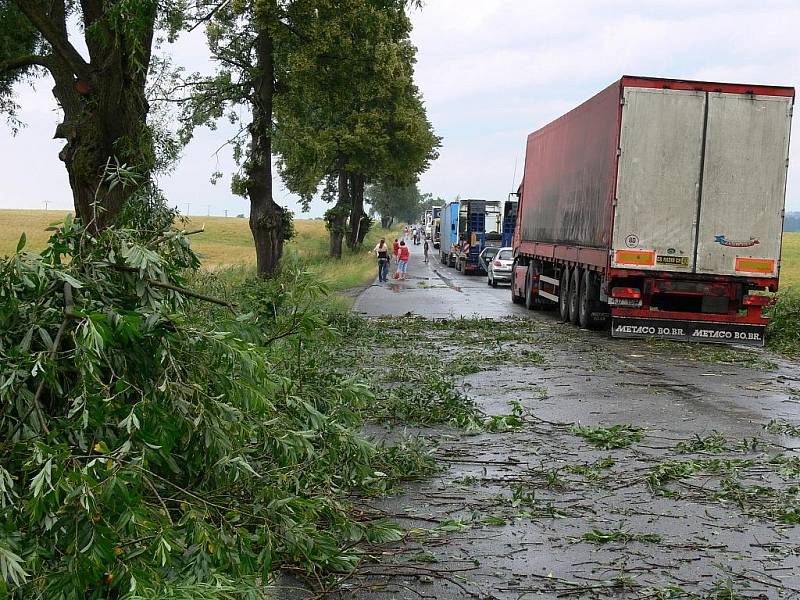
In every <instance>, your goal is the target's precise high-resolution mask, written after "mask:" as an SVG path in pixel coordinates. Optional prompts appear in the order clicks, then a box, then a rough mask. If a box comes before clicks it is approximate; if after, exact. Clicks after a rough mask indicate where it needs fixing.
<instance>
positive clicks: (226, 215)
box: [225, 208, 228, 219]
mask: <svg viewBox="0 0 800 600" xmlns="http://www.w3.org/2000/svg"><path fill="white" fill-rule="evenodd" d="M225 218H226V219H227V218H228V209H227V208H226V209H225Z"/></svg>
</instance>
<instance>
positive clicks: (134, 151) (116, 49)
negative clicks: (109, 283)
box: [0, 0, 184, 229]
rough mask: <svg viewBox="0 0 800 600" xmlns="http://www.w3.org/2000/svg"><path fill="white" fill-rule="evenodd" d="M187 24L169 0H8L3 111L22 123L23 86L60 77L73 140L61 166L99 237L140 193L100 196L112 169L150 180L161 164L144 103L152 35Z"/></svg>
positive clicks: (1, 71) (67, 132) (0, 96)
mask: <svg viewBox="0 0 800 600" xmlns="http://www.w3.org/2000/svg"><path fill="white" fill-rule="evenodd" d="M183 16H184V14H183V12H182V4H181V3H178V2H175V3H174V4H173V3H172V2H169V1H164V0H161V1H156V0H81V2H80V3H78V2H75V1H74V0H0V111H3V112H4V113H5V114H6V115H7V116H8V118H9V119H10V121H11V124H12V126H15V125H17V124H18V121H17V118H18V115H17V109H18V105H17V102H16V95H15V90H16V89H17V87H18V85H19V84H21V83H23V82H25V81H26V80H30V79H36V78H40V77H43V76H46V75H49V76H50V77H51V78H52V80H53V82H54V86H53V88H52V93H53V96H54V97H55V99H56V101H57V103H58V106H59V108H60V110H61V114H62V119H61V123H60V124H59V125H58V126H57V127H56V130H55V134H54V136H55V137H56V138H60V139H63V140H65V142H66V143H65V145H64V147H63V148H62V150H61V152H60V153H59V158H60V159H61V160H62V161H63V162H64V165H65V167H66V169H67V173H68V175H69V183H70V186H71V188H72V196H73V201H74V205H75V211H76V213H77V215H78V216H79V217H80V218H81V219H82V221H83V222H84V223H87V224H90V223H91V224H92V226H93V227H94V228H95V229H101V228H103V227H105V226H107V225H109V224H111V223H113V222H114V220H115V218H116V217H117V216H118V215H119V214H120V213H121V212H122V211H123V209H124V208H125V205H126V203H127V201H128V200H129V199H130V198H131V197H132V195H133V194H135V193H136V192H137V189H136V188H137V186H135V185H134V186H116V187H111V186H110V185H109V184H106V183H101V187H100V188H98V186H97V182H98V180H101V181H104V180H102V179H101V175H102V173H104V172H106V171H107V170H108V167H109V165H110V164H115V165H122V164H124V165H127V168H133V169H134V170H135V171H136V172H137V173H138V174H139V175H140V178H139V181H145V182H146V181H147V180H148V176H149V174H150V172H151V170H152V169H153V167H154V165H155V163H156V156H155V151H154V144H153V135H152V131H151V130H150V128H149V127H148V124H147V116H148V112H149V109H150V107H149V104H148V102H147V97H146V84H147V76H148V71H149V68H150V64H151V61H152V49H153V40H154V34H155V31H156V30H157V28H158V27H164V28H165V29H168V30H170V31H173V32H174V31H175V30H176V29H177V27H179V25H180V23H181V22H182V19H183ZM73 19H74V20H77V22H78V25H79V26H78V27H77V28H76V27H74V26H73V27H71V26H70V23H72V22H73ZM79 34H80V37H81V38H82V39H80V40H78V39H77V37H78V35H79ZM83 46H85V48H86V50H85V51H84V52H81V51H79V50H78V48H79V47H83Z"/></svg>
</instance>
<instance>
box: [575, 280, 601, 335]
mask: <svg viewBox="0 0 800 600" xmlns="http://www.w3.org/2000/svg"><path fill="white" fill-rule="evenodd" d="M582 279H583V281H582V282H581V292H580V298H579V301H578V304H579V307H578V325H579V326H580V327H581V329H594V328H596V327H597V321H596V320H595V318H594V317H593V316H592V315H593V314H594V313H595V312H596V311H597V304H598V302H600V282H599V281H598V279H597V273H595V272H594V271H589V270H588V269H587V270H586V271H584V272H583V278H582Z"/></svg>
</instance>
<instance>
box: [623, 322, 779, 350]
mask: <svg viewBox="0 0 800 600" xmlns="http://www.w3.org/2000/svg"><path fill="white" fill-rule="evenodd" d="M611 335H612V337H619V338H656V339H662V340H678V341H683V342H706V343H717V344H744V345H747V346H763V345H764V326H763V325H747V324H741V323H710V322H706V321H672V320H669V321H667V320H662V319H635V318H624V317H614V318H613V319H612V321H611Z"/></svg>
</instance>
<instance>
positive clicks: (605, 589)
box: [286, 245, 800, 600]
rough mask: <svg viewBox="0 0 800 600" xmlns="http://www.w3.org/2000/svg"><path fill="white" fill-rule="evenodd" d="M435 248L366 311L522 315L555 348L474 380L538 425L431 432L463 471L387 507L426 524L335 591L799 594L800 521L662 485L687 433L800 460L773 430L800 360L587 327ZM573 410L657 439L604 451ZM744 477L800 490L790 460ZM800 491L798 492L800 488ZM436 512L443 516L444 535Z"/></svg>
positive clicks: (364, 302)
mask: <svg viewBox="0 0 800 600" xmlns="http://www.w3.org/2000/svg"><path fill="white" fill-rule="evenodd" d="M419 248H420V247H415V246H413V245H412V246H411V251H412V258H411V262H410V266H409V274H408V275H409V279H408V281H405V282H390V283H388V284H377V283H376V284H375V285H373V286H371V287H370V288H368V289H367V290H365V291H364V292H363V293H362V294H361V296H360V297H359V298H358V299H357V301H356V303H355V306H354V310H355V311H357V312H360V313H362V314H365V315H368V316H380V315H404V314H406V313H413V314H417V315H422V316H425V317H429V318H453V317H462V316H463V317H473V316H478V317H491V318H499V319H500V318H506V317H512V316H517V317H519V316H521V315H524V316H525V317H528V318H529V319H530V321H529V322H530V327H532V328H534V329H535V331H537V332H540V333H541V340H542V342H541V344H540V345H538V346H537V347H536V349H537V350H538V351H541V352H543V353H545V355H546V361H545V362H544V363H543V364H542V363H540V364H538V365H536V366H534V365H530V366H502V367H500V368H499V369H498V370H492V371H481V372H479V373H475V374H470V375H467V376H466V377H464V378H463V379H462V380H461V381H460V388H461V389H462V390H463V391H464V392H465V393H467V394H468V395H469V396H470V397H471V398H473V399H474V400H475V401H476V402H477V403H478V405H479V406H480V407H481V409H482V410H483V411H484V412H485V413H487V414H489V415H493V414H494V415H501V414H507V413H508V412H509V402H510V401H517V402H519V403H520V404H521V405H522V407H523V408H524V409H525V411H526V414H527V417H528V425H527V426H526V427H524V428H522V429H519V430H513V431H507V432H504V433H491V434H480V435H465V434H462V433H459V432H457V431H454V430H452V429H446V428H442V429H426V430H422V431H421V433H423V434H425V435H427V436H430V437H432V438H434V439H436V440H437V441H438V443H439V457H440V460H441V461H442V462H443V463H444V464H445V465H447V468H446V469H445V470H444V471H443V472H442V473H441V474H440V475H437V476H436V477H435V478H434V479H432V480H430V479H429V480H425V481H420V482H417V483H414V484H410V485H408V486H407V487H406V488H405V490H404V492H403V493H401V494H399V495H396V496H393V497H390V498H385V499H380V500H378V501H376V502H375V504H374V505H375V507H377V508H379V509H381V510H383V511H385V512H386V514H387V516H390V517H391V518H393V519H396V520H398V521H400V522H401V523H403V524H404V525H405V526H407V527H412V528H414V527H416V528H419V529H420V530H428V533H427V534H425V535H420V536H419V537H414V536H412V537H411V538H410V539H408V540H406V541H405V542H404V543H402V544H398V545H397V546H395V547H392V548H390V549H389V550H387V551H386V552H385V553H384V557H383V559H382V560H380V561H379V562H378V563H377V564H371V565H367V566H365V567H364V568H363V569H362V570H361V571H360V572H359V574H358V575H357V576H354V577H352V578H349V579H348V581H347V582H346V583H345V585H344V587H343V588H342V590H341V591H340V592H339V593H337V594H335V595H334V596H333V597H337V598H354V599H359V600H360V599H364V600H373V599H389V598H437V599H439V600H445V599H450V598H484V599H490V598H491V599H494V598H498V599H499V598H502V599H520V598H556V597H593V596H595V595H605V596H607V597H608V596H610V597H621V598H622V597H624V598H673V597H692V598H731V599H734V598H735V599H737V600H739V599H740V598H796V597H800V591H799V590H800V525H792V524H784V523H776V522H775V521H774V520H772V521H771V520H769V519H764V518H756V517H754V516H753V515H752V511H751V514H748V513H747V510H745V509H743V508H742V507H743V506H746V507H750V508H752V507H751V505H750V504H748V503H749V502H751V499H749V497H748V498H743V499H742V500H740V502H741V506H737V505H735V504H736V503H732V502H730V501H720V500H718V499H717V498H716V497H715V496H714V494H715V492H716V490H718V489H720V485H721V483H720V479H721V478H720V477H714V476H712V475H704V476H698V477H696V478H694V479H691V480H690V482H688V483H687V484H686V485H685V486H684V487H681V488H680V490H681V492H680V497H668V496H663V495H656V494H654V493H653V491H652V489H651V487H650V486H649V484H648V480H647V475H648V473H650V472H651V470H652V469H653V468H655V467H657V466H659V465H661V464H663V463H664V462H665V461H675V460H687V459H688V458H690V456H688V455H686V454H680V453H677V452H676V450H675V448H676V444H678V443H679V442H681V441H687V440H688V441H691V440H693V439H696V438H697V437H698V436H699V437H704V436H707V435H710V434H712V433H714V432H719V433H720V434H722V435H723V436H725V438H727V439H729V440H738V441H741V440H751V439H752V438H758V439H759V440H763V441H764V443H766V444H777V445H776V446H770V447H769V449H768V450H764V449H763V448H760V447H757V448H756V449H755V450H753V451H750V450H746V449H742V450H738V449H729V451H728V452H727V453H725V454H724V455H721V454H714V453H708V452H700V454H699V455H696V454H692V455H691V458H699V459H703V460H705V459H709V458H711V459H715V458H718V457H723V458H725V459H729V458H733V459H734V460H738V459H740V458H741V459H747V458H750V457H752V456H755V455H757V454H759V453H761V455H762V456H763V453H764V452H768V453H773V454H774V453H776V452H781V453H785V455H787V456H790V457H791V456H795V457H796V456H798V455H800V439H799V438H798V437H796V436H787V435H777V434H770V433H768V432H766V431H765V429H764V427H765V425H766V424H767V423H769V422H770V421H771V420H772V419H776V418H780V419H785V420H786V421H788V422H792V423H794V424H797V425H800V370H799V369H798V364H796V363H791V362H788V361H785V360H781V359H779V358H777V357H774V356H771V355H769V354H768V353H766V352H764V353H760V354H756V355H752V354H749V355H747V356H749V357H754V358H753V359H752V360H751V361H750V362H749V363H747V364H741V363H742V361H740V362H737V361H735V360H734V361H730V362H726V363H725V364H720V363H719V362H708V360H707V356H705V355H703V354H702V353H698V352H697V350H696V349H694V348H687V349H686V351H685V352H684V351H682V349H681V351H676V346H675V345H658V344H652V343H649V342H647V341H642V340H615V339H612V338H611V337H610V335H609V333H608V332H589V331H581V330H579V329H577V328H574V327H572V326H570V325H567V324H563V323H559V322H558V320H557V318H556V316H555V314H554V313H548V312H544V313H543V312H529V311H527V310H525V309H524V308H522V307H519V306H516V305H514V304H512V303H511V301H510V292H509V290H508V287H507V286H506V287H501V288H498V289H492V288H490V287H488V286H487V285H486V278H485V277H467V276H462V275H460V274H459V273H457V272H455V271H454V270H453V269H449V268H447V267H444V266H442V265H441V264H439V262H438V261H435V262H431V263H429V264H427V265H426V264H424V263H423V262H422V258H421V250H420V249H419ZM432 258H433V257H432ZM765 361H769V362H771V363H772V364H771V365H766V367H765V364H766V363H765ZM575 423H580V424H583V425H603V426H610V425H612V424H617V423H631V424H635V425H637V426H639V427H642V428H644V431H645V435H644V438H643V440H642V441H641V443H638V444H635V445H634V446H631V447H630V448H624V449H615V450H598V449H596V448H594V447H592V446H590V445H589V444H587V443H586V442H585V441H584V440H582V439H581V438H579V437H577V436H576V435H575V434H574V433H573V432H572V430H571V426H572V425H573V424H575ZM603 459H605V460H607V461H609V462H610V464H611V466H610V467H608V468H607V470H606V471H603V474H602V476H601V482H600V483H598V482H596V481H594V482H593V481H591V480H590V479H589V478H588V477H587V476H585V475H583V476H579V475H576V471H575V466H576V465H591V464H593V463H595V461H598V460H603ZM742 481H744V483H745V484H747V485H754V486H756V485H758V486H775V488H776V489H777V488H780V489H784V490H785V489H786V485H785V481H783V482H781V481H778V480H776V479H775V476H774V473H769V474H767V473H762V472H759V471H756V472H754V473H751V474H748V475H747V476H743V478H742ZM795 484H796V482H795ZM781 485H783V487H782V488H781V487H780V486H781ZM519 486H522V487H519ZM752 489H753V490H756V489H758V488H755V487H754V488H752ZM520 490H524V493H521V492H520ZM792 494H794V499H795V500H800V492H798V491H797V490H796V489H795V490H794V491H792V490H791V489H790V492H789V496H788V497H789V498H790V499H791V498H792V496H791V495H792ZM757 501H758V500H757V499H752V502H757ZM750 508H748V510H750ZM437 523H438V524H440V525H439V526H440V527H441V524H442V523H445V527H444V528H443V530H442V531H433V532H431V528H435V526H436V524H437ZM593 529H599V530H603V531H610V530H618V531H624V532H626V533H627V534H630V536H631V537H630V538H625V539H618V540H613V541H611V542H609V543H605V544H594V543H589V542H588V541H586V540H585V539H584V538H583V536H584V535H585V534H587V532H591V531H592V530H593ZM642 535H650V536H658V538H657V539H658V541H657V542H653V541H649V542H648V541H646V540H644V539H639V538H638V537H637V536H642ZM681 590H683V591H681ZM689 593H691V594H696V595H695V596H688V594H689ZM726 593H727V594H728V595H725V594H726ZM737 594H738V595H737ZM289 596H290V594H288V591H287V595H286V597H289ZM292 597H294V596H292ZM306 597H307V596H306Z"/></svg>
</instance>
